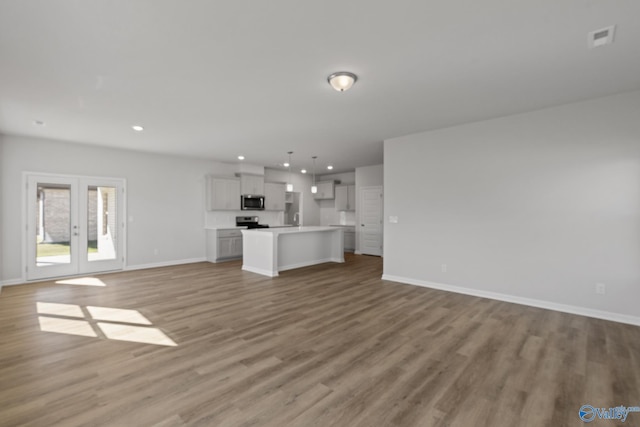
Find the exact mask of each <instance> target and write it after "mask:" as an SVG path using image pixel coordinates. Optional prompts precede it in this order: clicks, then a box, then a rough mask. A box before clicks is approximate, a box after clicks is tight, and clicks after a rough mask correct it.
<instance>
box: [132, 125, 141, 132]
mask: <svg viewBox="0 0 640 427" xmlns="http://www.w3.org/2000/svg"><path fill="white" fill-rule="evenodd" d="M131 129H133V130H135V131H136V132H142V131H143V130H144V128H143V127H142V126H140V125H133V126H131Z"/></svg>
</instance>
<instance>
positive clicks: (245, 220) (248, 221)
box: [236, 216, 269, 228]
mask: <svg viewBox="0 0 640 427" xmlns="http://www.w3.org/2000/svg"><path fill="white" fill-rule="evenodd" d="M258 222H260V218H259V217H257V216H237V217H236V226H237V227H247V228H269V225H268V224H258Z"/></svg>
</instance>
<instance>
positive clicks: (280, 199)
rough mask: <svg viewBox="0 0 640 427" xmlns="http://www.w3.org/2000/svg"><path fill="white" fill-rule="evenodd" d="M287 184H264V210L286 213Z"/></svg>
mask: <svg viewBox="0 0 640 427" xmlns="http://www.w3.org/2000/svg"><path fill="white" fill-rule="evenodd" d="M285 193H286V185H285V184H276V183H273V182H265V184H264V209H265V210H267V211H284V208H285V206H284V204H285Z"/></svg>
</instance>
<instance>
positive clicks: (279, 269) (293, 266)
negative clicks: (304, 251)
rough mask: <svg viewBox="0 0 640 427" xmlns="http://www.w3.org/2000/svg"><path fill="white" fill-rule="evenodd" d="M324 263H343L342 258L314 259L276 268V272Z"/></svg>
mask: <svg viewBox="0 0 640 427" xmlns="http://www.w3.org/2000/svg"><path fill="white" fill-rule="evenodd" d="M325 262H338V263H340V262H344V257H343V258H325V259H316V260H313V261H305V262H299V263H296V264H289V265H283V266H280V267H278V271H286V270H293V269H294V268H301V267H309V266H311V265H316V264H323V263H325Z"/></svg>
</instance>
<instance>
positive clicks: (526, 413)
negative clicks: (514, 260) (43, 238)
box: [0, 254, 640, 427]
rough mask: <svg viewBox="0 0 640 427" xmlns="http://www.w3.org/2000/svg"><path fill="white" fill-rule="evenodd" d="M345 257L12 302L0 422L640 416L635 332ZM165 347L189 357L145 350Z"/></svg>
mask: <svg viewBox="0 0 640 427" xmlns="http://www.w3.org/2000/svg"><path fill="white" fill-rule="evenodd" d="M345 258H346V263H345V264H334V263H328V264H323V265H317V266H311V267H307V268H302V269H298V270H290V271H286V272H283V273H282V274H281V275H280V276H279V277H277V278H267V277H263V276H259V275H255V274H252V273H248V272H243V271H241V269H240V267H241V261H233V262H228V263H220V264H210V263H197V264H188V265H179V266H173V267H166V268H155V269H149V270H140V271H131V272H120V273H112V274H103V275H100V276H98V277H99V278H100V280H102V281H103V282H104V283H105V285H106V286H104V287H95V286H81V285H68V284H58V283H56V282H55V281H51V282H42V283H37V284H28V285H20V286H10V287H5V288H4V289H3V291H2V294H1V295H0V338H1V339H0V420H1V421H0V424H2V425H26V426H30V425H31V426H40V425H51V426H55V425H60V426H85V425H86V426H157V427H173V426H176V427H178V426H200V425H201V426H212V425H216V426H228V427H231V426H235V427H241V426H267V427H276V426H288V425H291V426H305V427H308V426H329V425H330V426H349V427H352V426H354V427H364V426H376V427H378V426H390V427H394V426H395V427H400V426H402V427H405V426H440V425H442V426H455V425H459V426H467V425H474V426H482V425H486V426H492V427H496V426H514V425H518V426H527V425H531V426H534V425H535V426H539V425H563V426H564V425H566V426H573V425H575V426H579V425H583V423H582V421H580V420H579V418H578V415H577V414H578V409H579V407H580V406H581V405H582V404H592V405H594V406H599V407H607V408H608V407H614V406H619V405H626V406H636V405H638V403H639V402H640V328H638V327H634V326H630V325H622V324H616V323H612V322H606V321H602V320H597V319H589V318H585V317H581V316H574V315H569V314H564V313H558V312H552V311H547V310H542V309H537V308H532V307H526V306H521V305H516V304H508V303H505V302H500V301H492V300H487V299H482V298H475V297H471V296H468V295H458V294H452V293H447V292H443V291H438V290H433V289H425V288H420V287H414V286H409V285H403V284H399V283H393V282H388V281H383V280H381V279H380V277H381V275H382V260H381V259H380V258H377V257H370V256H362V255H353V254H346V256H345ZM38 303H55V304H66V306H60V307H61V311H60V312H58V313H57V314H56V313H55V312H54V313H48V312H40V313H39V312H38ZM40 307H45V306H43V305H41V306H40ZM48 307H56V306H48ZM87 307H109V308H113V309H126V310H135V311H137V312H138V313H139V314H140V315H142V316H144V317H145V318H146V319H147V320H149V322H150V323H151V324H150V325H145V324H136V323H135V321H136V320H135V319H136V317H123V318H122V319H120V320H119V319H118V318H115V319H111V320H104V319H94V318H92V317H91V312H90V311H89V310H88V309H87ZM78 313H81V314H78ZM74 316H75V317H74ZM43 318H44V320H45V321H42V320H43ZM69 320H74V321H75V322H84V323H83V324H82V325H81V326H79V324H78V323H73V322H71V323H70V322H68V321H69ZM132 321H133V322H134V323H130V322H132ZM65 322H66V323H65ZM104 323H110V324H113V325H121V326H122V325H125V326H128V327H130V329H131V330H133V331H137V332H136V334H133V335H128V336H127V337H128V339H134V341H119V340H117V339H116V338H118V336H117V335H112V336H109V330H110V328H107V327H101V324H104ZM43 329H45V330H43ZM49 329H51V330H49ZM54 330H57V332H56V331H54ZM87 330H88V331H93V333H92V334H90V335H94V336H83V335H74V334H73V333H81V332H82V331H85V332H86V331H87ZM151 330H153V332H152V331H151ZM153 334H156V335H157V334H164V335H163V336H164V337H166V338H168V339H170V340H172V341H173V342H174V343H175V346H169V345H159V344H158V345H156V344H150V343H145V342H142V341H143V340H147V341H148V340H152V339H153V336H154V335H153ZM132 337H133V338H132ZM135 337H139V338H137V339H138V341H135ZM163 343H164V344H167V343H168V341H166V340H165V341H163ZM626 424H627V425H635V424H640V414H635V413H632V414H630V415H629V419H628V421H627V423H626ZM612 425H613V423H612Z"/></svg>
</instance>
